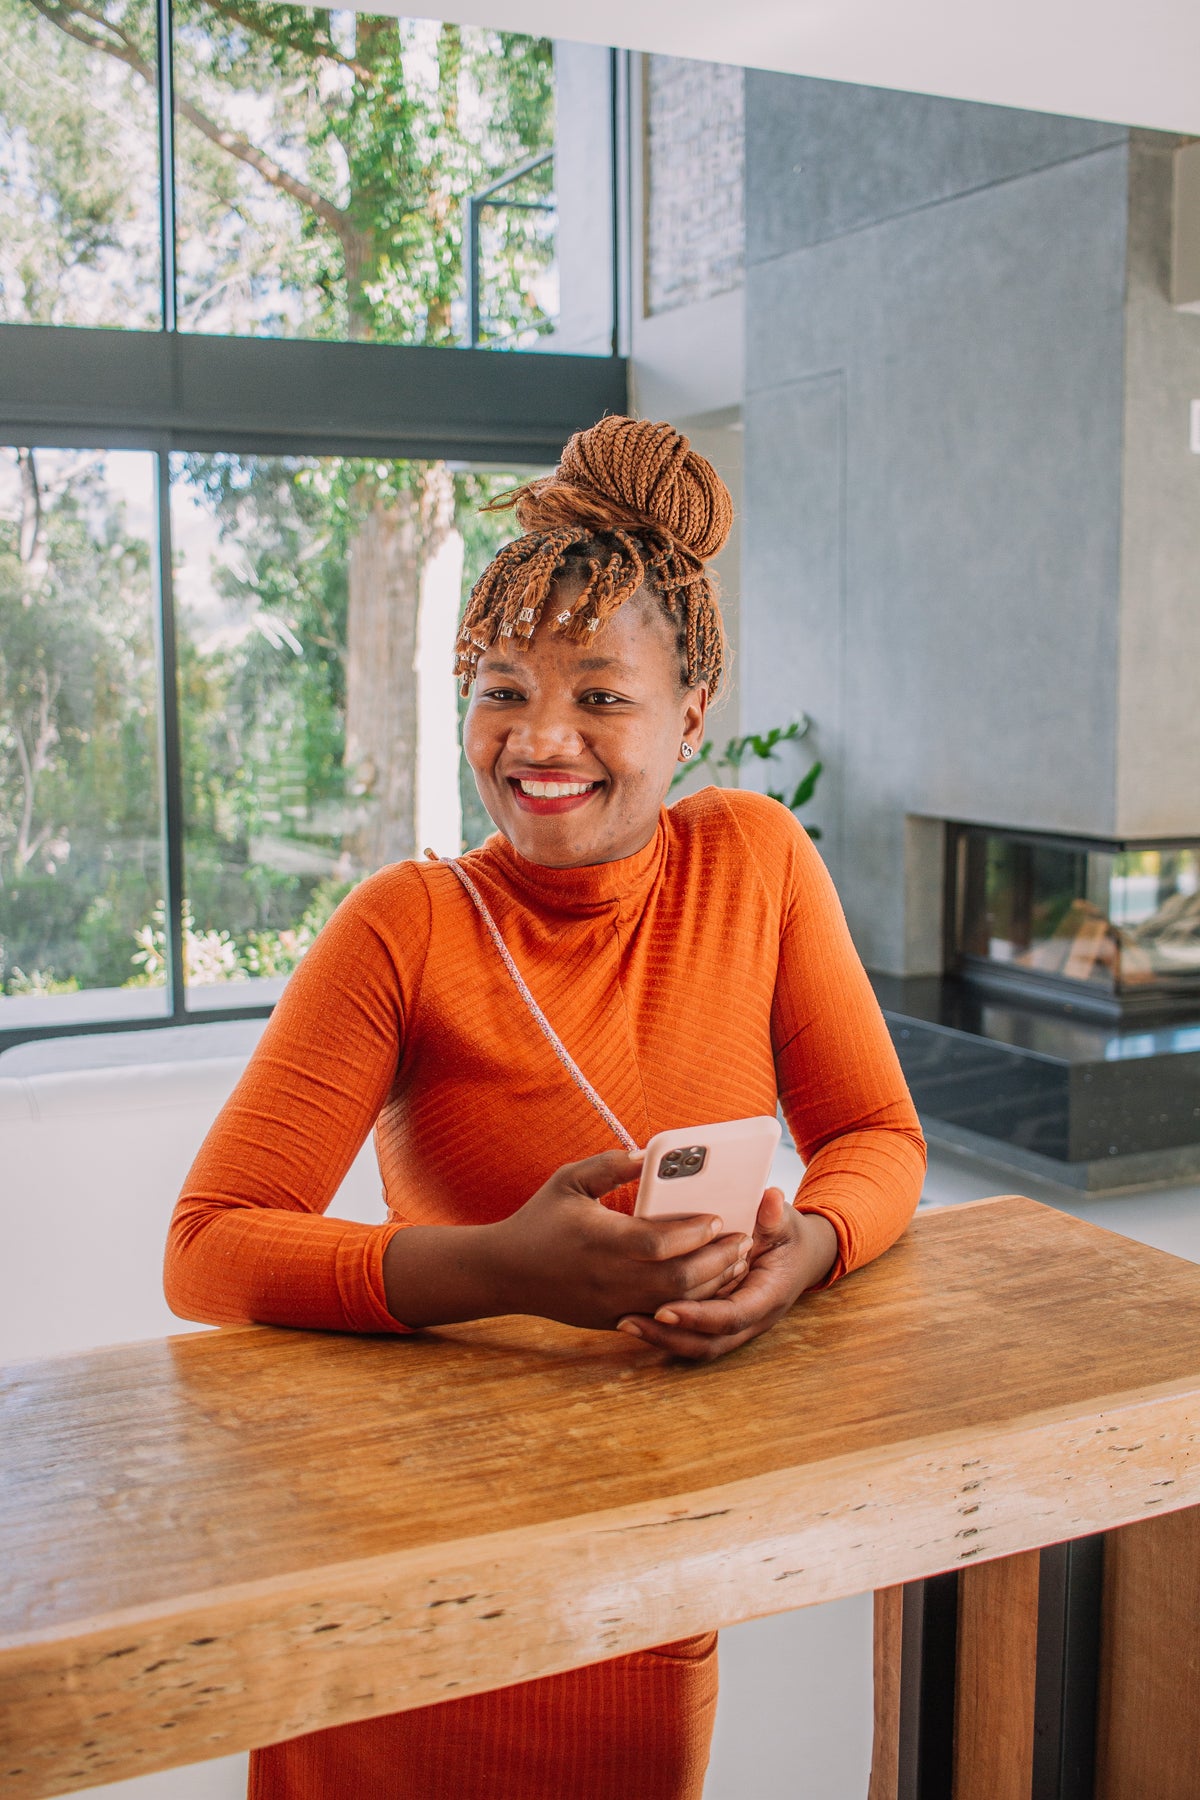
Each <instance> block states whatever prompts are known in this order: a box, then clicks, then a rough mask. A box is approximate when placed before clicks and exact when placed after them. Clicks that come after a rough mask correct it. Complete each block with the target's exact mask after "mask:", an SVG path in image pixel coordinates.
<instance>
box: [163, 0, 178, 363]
mask: <svg viewBox="0 0 1200 1800" xmlns="http://www.w3.org/2000/svg"><path fill="white" fill-rule="evenodd" d="M158 170H159V186H158V195H159V201H158V212H159V241H160V250H161V255H162V327H163V330H164V331H174V330H175V329H176V325H177V318H176V310H175V301H176V280H175V275H176V270H175V250H176V229H175V38H174V15H173V8H172V4H171V0H158Z"/></svg>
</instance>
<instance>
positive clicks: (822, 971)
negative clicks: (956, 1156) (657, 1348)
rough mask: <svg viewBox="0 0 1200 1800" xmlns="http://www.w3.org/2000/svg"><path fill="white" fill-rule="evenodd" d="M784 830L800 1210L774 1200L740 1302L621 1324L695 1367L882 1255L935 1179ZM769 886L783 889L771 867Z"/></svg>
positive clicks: (822, 873) (780, 1026)
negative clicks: (928, 1176) (801, 1165)
mask: <svg viewBox="0 0 1200 1800" xmlns="http://www.w3.org/2000/svg"><path fill="white" fill-rule="evenodd" d="M781 811H782V809H781ZM779 824H780V826H781V828H782V831H783V833H784V834H786V835H785V836H784V839H783V844H782V846H781V847H782V848H783V849H784V851H785V858H784V867H783V868H782V869H780V870H779V871H778V878H780V879H782V880H783V882H784V884H785V886H786V892H787V900H786V904H785V907H784V910H783V916H782V922H781V930H780V945H779V966H778V973H777V976H776V984H775V997H774V1003H773V1006H772V1013H771V1041H772V1044H773V1046H774V1050H775V1066H776V1071H777V1076H778V1084H779V1095H780V1100H781V1103H782V1106H783V1112H784V1116H785V1118H786V1119H787V1121H788V1125H789V1126H790V1128H791V1130H792V1134H793V1136H794V1138H795V1140H796V1145H797V1148H798V1149H799V1151H800V1154H801V1156H802V1157H803V1159H804V1162H805V1164H806V1168H805V1174H804V1180H803V1181H802V1183H801V1185H800V1189H799V1192H798V1193H797V1195H796V1201H795V1207H794V1209H793V1208H789V1207H787V1206H785V1205H784V1203H783V1195H782V1194H781V1193H780V1191H779V1189H777V1188H771V1189H768V1191H767V1194H766V1195H765V1196H764V1200H763V1205H762V1207H761V1209H760V1211H759V1219H758V1229H757V1233H756V1245H755V1250H754V1252H753V1253H752V1256H751V1263H752V1267H751V1270H750V1273H749V1275H748V1276H747V1277H746V1279H745V1280H744V1281H743V1282H742V1283H741V1285H740V1286H739V1287H738V1288H737V1290H736V1291H735V1292H734V1293H732V1294H730V1295H728V1296H725V1297H718V1298H716V1299H713V1300H708V1301H705V1302H703V1303H700V1304H697V1303H692V1302H689V1303H687V1304H685V1305H682V1306H671V1307H667V1308H660V1309H659V1310H658V1312H657V1313H656V1314H655V1315H654V1317H653V1318H652V1319H645V1318H639V1319H634V1320H629V1321H623V1325H624V1328H625V1329H626V1330H633V1331H635V1332H636V1333H637V1334H638V1335H640V1336H642V1337H644V1338H646V1339H648V1340H649V1341H650V1342H652V1343H657V1344H660V1345H661V1346H662V1347H663V1348H665V1349H670V1350H673V1351H674V1352H675V1353H676V1354H678V1355H682V1356H689V1357H692V1358H695V1359H698V1360H708V1359H710V1358H712V1357H714V1356H719V1355H723V1354H724V1353H725V1352H726V1351H728V1350H732V1349H736V1348H737V1347H738V1345H739V1344H743V1343H746V1342H748V1341H749V1339H751V1338H753V1337H757V1336H759V1335H760V1334H761V1333H762V1332H763V1331H766V1330H769V1328H770V1327H771V1326H772V1325H773V1324H774V1323H775V1322H776V1320H777V1319H779V1318H781V1317H782V1316H783V1314H784V1313H785V1312H787V1310H788V1309H789V1307H790V1306H791V1305H792V1304H793V1303H794V1301H795V1300H796V1299H797V1298H798V1297H799V1295H800V1294H802V1293H803V1292H804V1291H805V1290H806V1289H808V1288H811V1287H818V1286H825V1285H827V1284H828V1283H829V1282H831V1281H834V1280H836V1279H837V1277H838V1276H840V1275H843V1274H846V1273H847V1272H848V1271H849V1270H851V1269H856V1268H858V1267H860V1266H861V1265H862V1264H863V1263H865V1262H870V1261H871V1259H872V1258H873V1257H876V1256H878V1255H880V1254H881V1252H882V1251H884V1250H886V1249H887V1247H888V1245H889V1244H891V1243H893V1242H894V1241H895V1239H896V1238H897V1237H899V1235H900V1233H901V1232H902V1231H903V1229H904V1227H905V1225H907V1223H908V1221H909V1219H910V1218H911V1217H912V1214H913V1211H914V1209H915V1208H916V1204H917V1201H918V1199H919V1198H920V1194H921V1183H922V1180H923V1177H924V1171H925V1141H924V1138H923V1137H922V1135H921V1129H920V1125H919V1123H918V1120H917V1115H916V1110H915V1108H914V1107H913V1104H912V1100H911V1099H910V1097H909V1094H908V1089H907V1087H906V1086H905V1082H904V1077H903V1075H902V1073H901V1071H900V1065H899V1062H898V1060H897V1058H896V1053H895V1050H894V1048H893V1046H892V1042H891V1038H890V1037H889V1035H888V1030H887V1026H886V1024H885V1023H884V1019H883V1015H882V1013H881V1012H880V1010H879V1006H878V1003H877V1002H876V1000H875V996H874V993H873V991H872V989H871V984H870V982H869V981H868V979H867V975H866V971H865V970H864V969H863V966H862V964H861V962H860V961H859V959H858V955H857V952H856V951H855V949H854V945H853V943H852V942H851V939H850V933H849V931H848V929H847V927H846V921H845V918H844V916H843V914H842V909H841V906H840V904H839V902H838V898H837V894H836V892H835V890H834V887H833V883H832V881H831V880H830V878H829V875H828V873H827V871H826V869H825V866H824V864H823V863H822V862H821V859H820V857H819V856H818V855H817V852H816V850H815V849H814V848H813V846H812V844H811V843H810V841H809V839H808V837H807V836H806V834H805V833H804V832H803V831H802V830H801V828H800V827H799V826H798V825H796V824H795V821H794V820H791V819H788V820H786V822H785V821H784V819H783V818H782V817H781V818H780V820H779ZM789 840H790V841H789ZM747 848H748V850H749V851H750V853H751V855H753V854H754V846H753V845H748V846H747ZM755 860H756V861H758V858H757V857H755ZM760 866H761V865H760ZM763 873H764V878H765V879H766V880H767V881H768V883H769V882H770V881H771V880H772V879H775V878H776V875H775V872H774V871H773V870H772V869H771V868H770V867H768V868H767V869H766V870H764V871H763Z"/></svg>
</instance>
